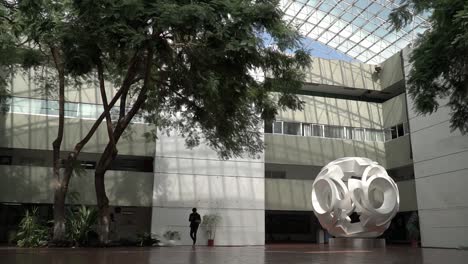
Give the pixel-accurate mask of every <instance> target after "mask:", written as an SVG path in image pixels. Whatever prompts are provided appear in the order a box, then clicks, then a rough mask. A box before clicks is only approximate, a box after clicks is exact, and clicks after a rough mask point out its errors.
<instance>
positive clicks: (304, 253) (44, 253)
mask: <svg viewBox="0 0 468 264" xmlns="http://www.w3.org/2000/svg"><path fill="white" fill-rule="evenodd" d="M0 263H1V264H12V263H21V264H23V263H34V264H45V263H47V264H49V263H50V264H62V263H64V264H84V263H96V264H140V263H155V264H158V263H165V264H166V263H167V264H172V263H174V264H182V263H188V264H197V263H200V264H250V263H251V264H263V263H265V264H266V263H267V264H303V263H304V264H305V263H307V264H313V263H349V264H352V263H373V264H386V263H392V264H396V263H398V264H399V263H411V264H417V263H434V264H440V263H442V264H457V263H464V264H466V263H468V251H464V250H456V249H433V248H423V249H421V248H410V247H391V246H389V247H387V248H386V249H383V250H382V249H380V250H349V249H340V250H331V249H328V247H327V246H318V245H269V246H265V247H263V246H253V247H213V248H209V247H204V246H199V247H195V248H192V247H189V246H177V247H162V248H69V249H58V248H57V249H53V248H43V249H20V248H7V247H2V248H0Z"/></svg>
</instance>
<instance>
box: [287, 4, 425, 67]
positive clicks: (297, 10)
mask: <svg viewBox="0 0 468 264" xmlns="http://www.w3.org/2000/svg"><path fill="white" fill-rule="evenodd" d="M399 2H400V1H399V0H397V1H393V0H341V1H340V0H281V1H280V6H281V9H282V10H283V11H284V12H285V18H286V20H287V21H288V22H289V23H292V24H293V25H295V26H296V27H298V28H299V31H300V32H301V34H303V36H304V37H307V38H310V39H312V40H315V41H317V42H319V43H322V44H324V45H326V46H329V47H331V48H333V49H335V50H337V51H339V52H341V53H343V54H346V55H347V56H349V57H351V58H354V59H356V60H358V61H360V62H364V63H369V64H379V63H381V62H383V61H384V60H386V59H387V58H389V57H391V56H392V55H393V54H395V53H397V52H398V51H400V50H402V49H403V48H405V47H406V46H407V45H408V44H410V43H411V42H413V40H414V38H415V37H416V36H417V34H419V33H422V32H424V30H426V29H427V26H428V23H427V22H426V20H425V19H424V18H423V17H421V16H418V17H416V18H415V19H413V22H412V23H410V24H409V25H408V26H406V27H405V28H403V29H402V30H400V31H392V30H391V25H390V23H389V22H388V15H389V14H390V12H391V11H392V10H393V9H394V8H395V7H398V5H399ZM312 44H313V41H311V42H309V44H306V48H310V46H309V47H308V46H307V45H312Z"/></svg>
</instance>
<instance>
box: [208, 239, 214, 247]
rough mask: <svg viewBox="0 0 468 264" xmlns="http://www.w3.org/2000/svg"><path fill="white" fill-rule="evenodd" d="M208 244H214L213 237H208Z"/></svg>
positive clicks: (211, 245) (210, 245)
mask: <svg viewBox="0 0 468 264" xmlns="http://www.w3.org/2000/svg"><path fill="white" fill-rule="evenodd" d="M208 246H209V247H213V246H214V239H208Z"/></svg>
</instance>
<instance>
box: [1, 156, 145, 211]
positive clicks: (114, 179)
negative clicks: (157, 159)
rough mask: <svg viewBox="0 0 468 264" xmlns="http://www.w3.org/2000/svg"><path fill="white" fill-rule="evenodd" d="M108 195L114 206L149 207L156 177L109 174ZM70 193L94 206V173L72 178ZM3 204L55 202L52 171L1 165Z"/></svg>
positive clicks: (140, 174)
mask: <svg viewBox="0 0 468 264" xmlns="http://www.w3.org/2000/svg"><path fill="white" fill-rule="evenodd" d="M105 181H106V192H107V195H108V197H109V203H110V205H113V206H144V207H150V206H151V203H152V199H151V193H152V188H153V174H152V173H147V172H146V173H145V172H130V171H108V172H107V173H106V178H105ZM70 193H78V194H79V196H78V198H79V199H78V200H77V202H78V203H82V204H88V205H95V204H96V195H95V191H94V171H93V170H85V174H84V175H81V176H73V178H72V180H71V182H70V189H69V194H70ZM0 201H1V202H10V203H53V189H52V168H48V167H33V166H3V165H0Z"/></svg>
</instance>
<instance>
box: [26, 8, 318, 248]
mask: <svg viewBox="0 0 468 264" xmlns="http://www.w3.org/2000/svg"><path fill="white" fill-rule="evenodd" d="M21 2H22V5H23V6H22V5H21V4H20V7H21V6H22V7H21V8H19V10H20V11H21V12H22V17H26V18H27V19H23V20H24V21H26V23H24V24H23V25H25V27H26V28H27V29H28V30H27V31H25V32H26V34H28V35H32V36H36V35H38V34H39V36H38V37H37V38H33V39H34V40H35V43H37V45H40V46H41V47H42V46H43V45H44V44H46V46H50V45H52V47H57V53H55V54H56V56H55V55H54V52H53V50H52V49H51V52H50V54H51V55H52V58H54V59H55V60H54V61H55V63H54V64H53V66H54V67H55V68H56V69H57V74H58V75H59V76H60V74H62V76H64V77H66V76H70V77H74V78H77V77H80V78H86V77H87V76H89V75H93V76H95V75H97V77H98V80H99V88H100V91H101V96H102V101H103V112H102V114H101V117H100V120H97V122H96V123H95V126H99V124H100V122H101V121H103V120H104V118H105V119H106V127H107V131H108V137H109V141H108V144H107V146H106V148H105V150H104V151H103V153H102V154H101V156H100V158H99V161H98V162H97V165H96V171H95V189H96V197H97V203H98V209H99V217H98V219H99V226H100V228H99V233H100V240H101V242H103V243H107V241H108V233H109V220H110V217H109V200H108V198H107V195H106V192H105V185H104V179H105V173H106V171H107V170H108V169H109V167H110V164H111V162H112V160H114V159H115V157H116V156H117V154H118V148H117V147H118V142H119V140H120V138H121V137H122V135H123V133H124V132H125V131H126V130H127V128H128V127H129V125H130V123H131V121H132V119H133V118H134V117H135V116H137V115H142V114H143V115H144V116H145V119H146V121H147V122H148V123H150V124H153V125H155V127H157V128H156V129H155V130H154V131H152V133H151V135H150V136H152V137H153V138H154V139H155V137H156V133H157V129H159V130H167V131H170V130H175V131H177V132H178V133H180V134H181V135H182V136H184V137H185V138H186V143H187V146H188V147H194V146H196V145H198V144H200V142H202V141H203V142H206V143H207V144H208V145H209V146H211V147H212V148H213V149H214V150H216V151H217V152H218V153H219V155H220V157H222V158H230V157H235V156H240V155H243V154H245V153H246V154H249V155H255V154H256V153H257V152H258V151H260V150H262V148H263V142H262V133H261V132H260V128H261V127H262V125H263V121H264V120H265V121H267V122H271V121H272V120H273V119H274V117H275V115H276V114H277V111H278V109H280V108H291V109H300V108H301V107H302V102H301V101H300V100H299V99H298V97H297V96H296V95H295V93H294V92H295V91H297V90H298V89H300V88H301V86H302V80H303V77H304V76H303V74H302V70H303V69H304V67H306V66H308V65H309V63H310V57H309V56H308V55H307V53H306V52H305V51H304V50H302V49H301V48H300V42H299V40H300V37H299V34H298V33H297V31H296V30H295V29H293V28H291V27H289V26H287V25H286V23H285V22H284V21H283V20H282V12H281V11H280V10H279V8H278V2H279V1H278V0H256V1H243V0H235V1H232V0H198V1H197V0H190V1H189V0H175V1H169V0H140V1H137V0H135V1H117V0H94V1H92V0H74V1H72V0H70V1H52V0H42V1H25V0H24V1H21ZM44 14H47V15H44ZM44 28H45V30H44ZM38 32H39V33H38ZM48 32H52V33H53V34H52V36H53V38H52V40H53V41H51V39H50V38H49V36H48V35H46V34H49V33H48ZM264 34H269V35H271V37H272V39H273V40H274V41H275V44H276V46H277V48H275V49H270V48H269V47H268V44H267V43H265V41H264V39H263V38H262V35H264ZM254 70H261V71H262V72H263V73H264V75H265V79H264V80H263V81H259V80H256V79H255V78H254V76H252V74H251V72H252V71H254ZM58 79H59V80H61V78H58ZM64 80H66V78H64ZM104 80H112V81H113V84H114V85H115V86H116V87H119V89H118V92H117V93H116V96H114V98H112V99H111V100H110V102H109V101H108V99H107V95H106V93H105V91H106V83H105V82H104ZM62 83H64V82H62V81H60V82H59V85H58V87H59V89H58V91H59V94H60V93H61V92H60V91H61V90H60V89H61V87H63V86H62ZM273 93H275V96H273ZM117 101H119V104H120V105H119V118H118V120H111V118H110V115H109V109H110V108H111V107H112V106H113V105H114V104H116V103H117ZM62 109H63V108H62ZM59 130H60V129H59ZM59 132H60V131H59ZM90 133H91V135H92V131H90ZM59 135H60V133H59ZM88 135H90V134H88ZM85 139H86V138H85ZM85 139H83V140H82V141H81V142H80V143H78V144H77V148H75V150H74V151H72V152H71V153H70V154H69V155H68V158H67V160H66V162H65V174H64V177H61V179H65V181H62V182H61V185H60V188H59V193H60V195H62V194H63V193H66V186H68V183H67V182H68V181H66V179H67V177H68V176H67V175H68V172H69V171H71V170H72V168H73V167H72V166H70V164H71V163H72V162H71V161H73V160H76V157H77V155H78V154H79V151H80V147H82V144H81V143H84V144H86V140H85ZM88 140H89V138H88ZM83 141H84V142H83ZM54 147H55V146H54ZM55 149H56V148H54V150H55ZM54 153H55V152H54ZM54 160H55V159H54ZM58 171H59V170H58ZM65 183H67V185H66V186H65V185H64V184H65ZM60 197H61V196H60ZM54 209H55V208H54ZM58 220H60V219H58ZM54 225H56V224H54ZM63 230H64V229H63Z"/></svg>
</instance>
